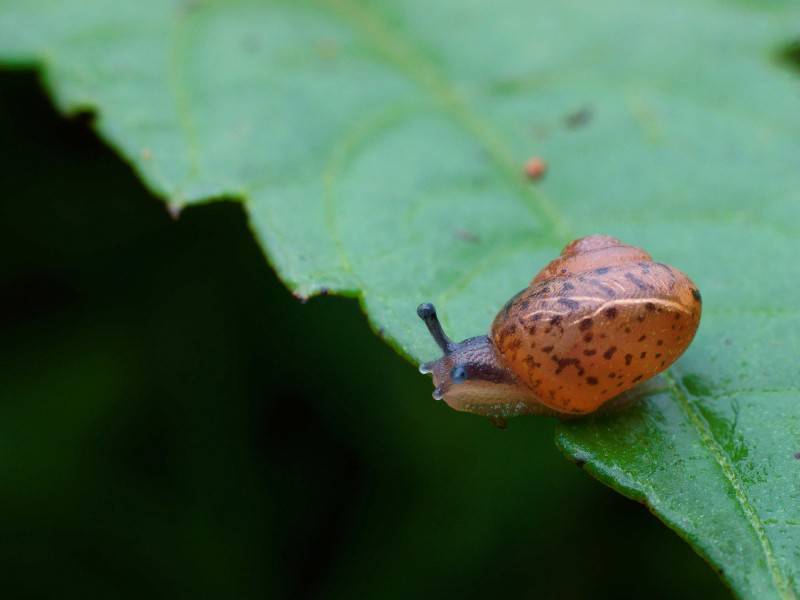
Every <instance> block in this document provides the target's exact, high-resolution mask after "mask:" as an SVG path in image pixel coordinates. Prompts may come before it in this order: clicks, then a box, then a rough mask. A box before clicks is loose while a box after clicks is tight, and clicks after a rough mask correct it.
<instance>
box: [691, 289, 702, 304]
mask: <svg viewBox="0 0 800 600" xmlns="http://www.w3.org/2000/svg"><path fill="white" fill-rule="evenodd" d="M692 298H694V299H695V300H697V301H698V302H702V301H703V297H702V296H701V295H700V290H698V289H697V288H692Z"/></svg>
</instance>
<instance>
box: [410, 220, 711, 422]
mask: <svg viewBox="0 0 800 600" xmlns="http://www.w3.org/2000/svg"><path fill="white" fill-rule="evenodd" d="M701 310H702V302H701V297H700V292H699V291H698V289H697V286H695V284H694V283H693V282H692V280H691V279H689V278H688V277H687V276H686V275H685V274H684V273H682V272H681V271H679V270H677V269H675V268H674V267H671V266H669V265H666V264H664V263H660V262H654V261H653V259H652V257H651V256H650V255H649V254H648V253H647V252H645V251H644V250H642V249H641V248H637V247H635V246H629V245H627V244H624V243H622V242H621V241H619V240H618V239H616V238H613V237H610V236H605V235H592V236H588V237H584V238H580V239H578V240H575V241H573V242H571V243H570V244H568V245H567V246H566V247H565V248H564V250H562V252H561V254H560V255H559V256H558V258H556V259H555V260H553V261H552V262H550V263H549V264H547V265H546V266H545V267H544V268H543V269H542V270H541V271H540V272H539V274H538V275H536V277H534V278H533V280H532V281H531V282H530V284H529V285H528V287H527V288H525V289H524V290H522V291H521V292H520V293H518V294H517V295H515V296H514V297H513V298H511V300H509V301H508V302H507V303H506V304H505V306H503V308H502V309H501V310H500V312H499V313H498V314H497V316H496V317H495V319H494V322H493V323H492V326H491V328H490V330H489V334H488V335H480V336H477V337H473V338H469V339H466V340H464V341H462V342H453V341H452V340H451V339H450V338H448V337H447V335H446V334H445V332H444V330H443V329H442V326H441V323H440V322H439V319H438V317H437V315H436V310H435V308H434V307H433V305H432V304H421V305H420V306H419V308H418V309H417V314H418V315H419V316H420V318H421V319H422V320H423V321H424V322H425V324H426V325H427V327H428V330H429V331H430V333H431V336H432V337H433V339H434V340H435V341H436V343H437V344H438V345H439V347H440V348H441V350H442V352H443V356H442V357H441V358H439V359H438V360H434V361H431V362H427V363H424V364H423V365H421V366H420V371H421V372H422V373H431V374H432V375H433V384H434V386H435V388H436V389H435V390H434V392H433V397H434V398H435V399H437V400H444V401H445V402H446V403H447V404H448V405H449V406H451V407H452V408H454V409H456V410H461V411H467V412H472V413H476V414H479V415H483V416H487V417H490V418H491V419H492V420H493V421H495V422H500V421H501V420H502V419H505V418H506V417H513V416H518V415H524V414H546V415H554V416H559V417H562V418H565V417H571V416H572V417H574V416H580V415H586V414H591V413H593V412H595V411H597V410H598V409H600V408H601V407H602V406H603V405H604V404H605V403H607V402H608V401H609V400H611V399H612V398H614V397H615V396H618V395H619V394H621V393H622V392H624V391H626V390H629V389H630V388H632V387H634V386H635V385H638V384H639V383H641V382H643V381H646V380H648V379H650V378H651V377H653V376H654V375H657V374H658V373H660V372H661V371H663V370H664V369H666V368H667V367H669V366H670V365H671V364H672V363H673V362H675V360H676V359H677V358H678V357H679V356H680V355H681V354H683V352H684V351H685V350H686V348H687V347H688V346H689V344H690V343H691V341H692V339H693V338H694V335H695V332H696V331H697V327H698V325H699V323H700V314H701Z"/></svg>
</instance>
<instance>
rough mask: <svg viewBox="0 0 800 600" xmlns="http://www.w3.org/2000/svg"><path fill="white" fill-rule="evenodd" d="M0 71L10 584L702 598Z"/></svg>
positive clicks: (486, 429)
mask: <svg viewBox="0 0 800 600" xmlns="http://www.w3.org/2000/svg"><path fill="white" fill-rule="evenodd" d="M89 120H90V117H88V116H86V117H79V118H76V119H72V120H71V121H66V120H62V119H60V118H59V117H58V116H57V115H56V114H55V113H54V111H53V110H52V108H51V107H50V106H49V105H48V104H47V102H46V100H45V99H44V96H43V94H42V92H41V90H40V89H39V87H38V85H37V83H36V81H35V80H34V78H33V77H32V76H30V75H29V74H21V73H18V74H8V73H5V74H2V75H0V132H2V139H3V140H4V144H5V147H6V152H5V153H4V160H3V161H2V162H0V170H2V181H3V182H4V194H3V197H2V201H1V202H0V207H1V210H2V213H0V243H2V253H0V256H1V257H2V259H1V260H0V299H1V300H0V301H1V302H2V310H0V323H1V324H2V334H1V336H0V339H1V340H2V345H1V346H0V359H1V360H2V365H3V368H2V371H0V444H2V446H1V447H2V451H1V452H0V486H2V490H1V491H0V564H2V568H1V569H0V578H1V579H0V585H2V589H3V590H4V592H5V593H7V594H10V597H25V598H36V597H54V596H60V597H64V596H75V597H77V596H83V597H100V596H101V595H107V596H110V597H115V598H140V597H142V596H145V597H153V598H160V597H225V598H230V597H239V598H242V597H293V598H297V597H325V598H350V597H357V596H359V595H366V596H367V597H396V598H404V597H408V596H410V595H412V594H413V595H415V596H437V597H441V596H444V595H447V596H451V595H452V596H456V595H457V596H460V597H464V598H485V597H487V596H488V595H497V594H498V593H500V592H502V595H504V596H513V597H519V595H520V594H521V595H522V596H523V597H545V598H546V597H559V598H586V597H592V598H603V597H607V598H612V597H613V598H619V597H652V598H669V597H676V596H681V597H690V596H691V597H703V598H711V597H725V596H726V595H727V594H726V591H725V590H724V588H723V586H722V585H721V583H720V582H719V581H718V580H717V579H716V577H715V576H714V574H713V572H712V571H711V570H710V569H708V568H707V566H706V565H705V564H704V563H703V562H702V560H701V559H700V558H699V557H697V556H696V555H694V554H693V553H692V551H691V550H690V549H689V547H688V546H686V545H685V544H683V543H682V542H681V541H680V540H679V539H678V537H677V536H676V535H674V534H673V533H672V532H670V531H668V530H667V529H666V528H665V527H663V526H662V525H660V524H659V523H658V522H657V521H656V520H655V519H652V518H651V517H650V516H649V514H648V513H647V511H646V509H645V508H643V507H642V506H640V505H638V504H636V503H634V502H631V501H629V500H626V499H624V498H622V497H620V496H619V495H617V494H615V493H613V492H611V491H610V490H608V489H607V488H605V487H603V486H602V485H600V484H599V483H597V482H595V481H593V480H592V479H590V478H589V477H587V476H585V475H584V474H583V473H581V472H580V470H579V469H578V468H576V467H575V466H573V465H571V464H569V463H568V462H566V461H564V460H563V458H561V457H560V456H559V455H558V452H557V450H556V449H555V448H554V446H553V443H552V435H553V423H552V422H551V421H549V420H545V419H536V418H525V419H517V420H515V421H514V422H513V423H512V425H511V427H510V429H509V430H508V431H505V432H501V431H498V430H495V429H493V428H491V427H490V426H489V425H488V424H487V423H486V422H485V421H484V420H482V419H476V418H474V417H470V416H467V415H461V414H456V413H454V412H452V411H450V410H448V409H447V408H446V407H444V406H443V405H442V404H440V403H435V402H433V401H432V400H431V399H430V382H429V381H428V380H427V379H425V378H423V377H420V376H419V375H418V374H417V373H416V371H415V369H413V368H412V367H411V366H410V365H408V364H407V363H406V362H405V361H402V360H400V359H399V358H398V357H397V355H396V354H395V353H394V352H393V351H392V350H391V349H390V348H389V347H388V346H387V345H386V344H384V343H382V342H381V341H380V340H379V339H378V338H377V337H376V336H375V335H373V334H372V333H371V332H370V331H369V329H368V327H367V325H366V323H365V320H364V318H363V315H361V314H360V312H359V310H358V308H357V305H356V303H355V302H354V301H350V300H343V299H332V298H321V299H315V300H313V301H311V302H310V303H308V304H306V305H302V304H300V303H299V302H297V301H296V300H295V299H294V298H292V296H291V295H290V294H289V293H288V292H287V291H286V290H285V289H284V288H283V287H282V286H281V285H280V284H279V283H278V281H277V279H276V277H275V276H274V275H273V273H271V272H270V270H269V268H268V267H267V266H266V263H265V260H264V257H263V255H262V253H261V251H260V249H259V248H258V246H257V245H256V243H255V242H254V241H253V239H252V237H251V236H250V235H249V233H248V232H247V226H246V222H245V217H244V214H243V211H242V210H241V208H240V207H239V206H238V205H236V204H234V203H216V204H213V205H207V206H199V207H196V208H192V209H189V210H187V211H186V212H185V213H184V214H183V215H182V216H181V217H180V219H179V220H177V221H175V220H173V219H171V218H170V217H169V215H168V213H167V211H166V210H165V209H164V206H163V205H162V204H160V203H159V202H158V201H157V200H156V199H155V198H153V197H152V196H151V195H150V194H149V193H147V192H146V191H145V190H144V189H143V188H142V186H141V184H140V183H139V181H138V180H137V178H136V177H135V176H134V175H133V174H132V173H131V171H130V169H129V168H128V167H127V166H126V165H124V164H123V163H122V162H121V161H120V160H119V159H118V158H117V157H116V156H115V155H114V154H113V153H112V152H110V151H109V150H108V149H106V148H105V147H104V146H103V145H102V144H101V143H100V142H99V141H98V140H97V139H96V138H95V137H94V135H93V134H91V133H90V131H89V129H88V128H87V127H86V123H87V121H89Z"/></svg>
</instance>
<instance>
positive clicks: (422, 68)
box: [324, 0, 796, 600]
mask: <svg viewBox="0 0 800 600" xmlns="http://www.w3.org/2000/svg"><path fill="white" fill-rule="evenodd" d="M324 1H325V3H326V4H328V5H329V6H331V7H332V8H335V9H338V12H337V14H338V15H339V16H342V15H346V16H347V17H349V22H350V23H352V24H353V25H354V27H355V28H356V29H357V30H358V31H359V32H360V33H361V34H362V35H364V36H365V37H367V38H368V39H369V40H371V41H372V42H374V43H375V45H376V47H377V48H378V49H380V50H381V51H382V53H383V54H384V55H386V56H387V57H388V58H389V59H390V60H392V61H393V62H394V63H395V64H396V65H397V66H399V67H400V68H401V69H402V70H403V71H404V72H405V73H407V74H409V75H410V76H411V77H412V79H413V80H415V81H417V82H418V83H419V84H420V85H421V86H422V87H423V88H425V89H427V90H428V91H430V92H431V93H432V94H433V95H434V96H435V97H436V98H437V99H438V100H439V101H440V102H441V103H442V105H443V107H444V108H445V110H446V112H447V113H449V114H450V115H451V116H452V117H453V118H454V120H455V121H456V122H458V123H459V124H460V125H461V126H462V127H463V128H464V129H465V130H466V131H468V132H469V133H470V134H472V135H473V136H474V137H475V138H476V139H477V140H478V141H479V142H480V143H481V144H482V145H483V146H484V148H485V149H486V150H487V152H488V153H489V155H490V156H491V157H492V159H493V160H494V161H495V163H496V164H497V166H498V168H499V169H500V171H501V172H502V173H503V174H504V175H505V176H506V177H507V178H508V179H509V180H510V181H511V183H512V184H513V187H514V188H515V189H516V190H517V191H518V192H519V193H520V195H521V196H522V197H523V198H525V199H527V200H528V202H527V203H526V205H527V206H528V207H529V208H531V209H533V210H534V211H535V212H536V213H537V214H538V216H540V217H542V218H543V219H544V220H546V221H548V222H549V223H550V225H551V226H552V228H553V231H554V232H555V233H556V235H554V236H551V237H553V238H558V237H562V238H566V239H569V238H571V237H572V236H571V235H570V233H569V230H568V228H567V227H566V225H565V223H564V220H563V218H562V217H561V215H560V214H559V212H558V211H557V210H556V208H555V205H554V204H553V203H552V202H551V201H550V200H549V199H548V198H547V197H546V196H545V195H544V194H543V193H542V192H541V190H539V189H534V188H531V187H530V186H524V187H523V186H522V185H521V183H522V182H521V179H520V177H519V175H518V167H517V165H516V164H515V162H514V160H513V157H512V154H511V152H510V151H509V150H508V147H507V145H506V144H504V143H503V142H502V140H501V139H500V138H499V136H498V135H497V134H496V133H495V132H494V130H493V129H492V128H491V127H490V126H489V125H488V124H487V123H485V122H483V121H482V120H481V119H480V118H479V117H478V116H477V115H476V114H475V113H474V112H473V111H472V110H470V108H469V106H468V104H467V103H466V102H465V101H464V100H463V98H461V96H460V95H459V94H458V93H457V92H456V90H455V88H454V87H453V86H452V85H451V84H450V83H449V82H448V81H447V80H446V79H445V78H444V77H443V76H442V75H441V73H440V72H439V71H438V70H437V69H436V68H435V67H434V66H433V65H432V64H431V63H430V62H428V61H426V60H425V59H424V58H423V55H422V54H421V53H420V52H418V51H416V50H415V49H414V48H413V46H411V45H410V44H408V43H406V42H405V41H404V40H403V39H402V38H401V37H399V35H398V34H397V33H396V32H394V31H392V30H390V29H389V27H388V26H387V25H386V23H385V20H384V19H382V18H381V17H380V16H379V15H377V14H375V13H374V12H373V11H370V10H368V9H367V8H366V7H364V6H363V5H358V4H354V3H353V2H352V1H351V0H324ZM553 241H554V242H556V241H557V239H554V240H553ZM664 375H665V377H666V378H667V381H668V382H669V387H670V395H671V396H672V398H673V399H674V400H675V401H676V402H677V403H678V404H679V405H680V406H681V409H682V410H683V413H684V414H685V415H686V418H687V419H688V420H689V423H690V424H691V425H692V427H693V428H694V429H695V431H696V432H697V435H698V437H699V438H700V441H701V443H702V445H703V446H704V447H705V448H706V451H707V452H708V453H709V454H710V455H711V456H712V458H713V459H714V461H715V462H716V464H717V466H719V468H720V470H721V471H722V474H723V476H724V477H725V479H726V481H727V482H728V484H729V485H730V486H731V488H732V489H733V492H734V496H735V497H736V500H737V503H738V504H739V507H740V508H741V510H742V513H743V514H744V516H745V519H747V521H748V523H749V524H750V526H751V528H752V529H753V532H754V533H755V536H756V539H757V540H758V542H759V544H760V545H761V549H762V552H763V553H764V557H765V559H766V561H767V565H768V568H769V571H770V576H771V578H772V581H773V584H774V585H775V589H776V591H777V592H778V594H779V595H780V597H781V598H783V599H784V600H796V595H795V593H794V591H793V590H792V588H791V587H790V584H789V581H788V579H787V578H786V576H785V575H784V573H783V571H782V570H781V568H780V565H779V564H778V561H777V558H776V556H775V553H774V550H773V549H772V544H771V542H770V540H769V536H768V535H767V532H766V529H765V528H764V523H763V521H762V520H761V517H760V516H759V514H758V511H757V510H756V508H755V506H754V505H753V504H752V503H751V501H750V499H749V497H748V496H747V493H746V491H745V488H744V484H743V482H742V480H741V477H740V476H739V473H738V471H737V470H736V468H735V466H734V465H733V463H731V461H730V459H729V458H728V457H727V455H726V454H725V452H724V450H723V449H722V447H721V446H720V445H719V442H717V440H716V438H715V437H714V435H713V433H712V432H711V430H710V429H709V428H708V426H707V424H705V422H704V420H703V418H702V416H701V415H700V414H699V413H698V412H697V411H696V409H695V408H694V407H693V406H692V405H691V403H690V402H689V400H688V398H687V396H686V395H685V393H684V392H683V390H682V389H681V388H680V387H679V384H678V383H677V381H676V379H675V376H674V375H673V374H672V373H671V371H669V370H668V371H666V372H665V373H664Z"/></svg>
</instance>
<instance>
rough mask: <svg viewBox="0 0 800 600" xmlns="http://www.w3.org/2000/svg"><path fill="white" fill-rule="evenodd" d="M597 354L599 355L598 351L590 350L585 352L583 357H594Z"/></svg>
mask: <svg viewBox="0 0 800 600" xmlns="http://www.w3.org/2000/svg"><path fill="white" fill-rule="evenodd" d="M595 354H597V350H591V349H590V350H584V351H583V355H584V356H594V355H595Z"/></svg>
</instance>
